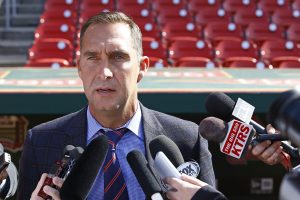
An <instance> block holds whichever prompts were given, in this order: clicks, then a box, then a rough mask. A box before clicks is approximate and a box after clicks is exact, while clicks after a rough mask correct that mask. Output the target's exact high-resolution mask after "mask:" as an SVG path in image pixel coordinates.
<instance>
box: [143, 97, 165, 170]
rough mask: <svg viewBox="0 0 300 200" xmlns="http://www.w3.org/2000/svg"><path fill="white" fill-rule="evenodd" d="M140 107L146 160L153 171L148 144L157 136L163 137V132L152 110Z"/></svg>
mask: <svg viewBox="0 0 300 200" xmlns="http://www.w3.org/2000/svg"><path fill="white" fill-rule="evenodd" d="M140 106H141V111H142V119H143V125H144V137H145V151H146V152H145V153H146V158H147V160H148V163H149V166H150V167H151V169H152V170H153V162H154V161H153V158H152V155H151V152H150V148H149V143H150V142H151V141H152V140H153V139H154V138H155V137H157V136H158V135H165V130H164V128H163V127H162V125H161V123H160V122H159V121H158V119H157V118H156V116H155V115H154V112H153V111H152V110H150V109H148V108H146V107H144V106H143V105H142V104H141V103H140Z"/></svg>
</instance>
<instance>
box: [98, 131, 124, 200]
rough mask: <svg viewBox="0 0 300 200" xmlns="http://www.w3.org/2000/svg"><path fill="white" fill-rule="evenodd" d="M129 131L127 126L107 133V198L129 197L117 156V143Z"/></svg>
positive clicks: (105, 197)
mask: <svg viewBox="0 0 300 200" xmlns="http://www.w3.org/2000/svg"><path fill="white" fill-rule="evenodd" d="M127 131H128V129H127V128H122V129H118V130H113V131H108V132H106V133H105V135H106V136H107V137H108V143H109V149H108V152H107V155H106V159H105V163H104V165H103V166H104V168H103V171H104V199H105V200H117V199H124V200H125V199H128V192H127V187H126V184H125V181H124V178H123V175H122V171H121V168H120V165H119V161H118V158H117V156H116V145H117V143H118V142H119V141H120V139H121V138H122V137H123V136H124V135H125V134H126V132H127Z"/></svg>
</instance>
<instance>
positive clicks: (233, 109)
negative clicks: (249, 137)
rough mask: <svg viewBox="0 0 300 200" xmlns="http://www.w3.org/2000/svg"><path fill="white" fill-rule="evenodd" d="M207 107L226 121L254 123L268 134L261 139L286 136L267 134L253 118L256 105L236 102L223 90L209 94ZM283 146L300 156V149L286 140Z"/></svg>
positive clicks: (272, 139) (256, 129) (260, 130)
mask: <svg viewBox="0 0 300 200" xmlns="http://www.w3.org/2000/svg"><path fill="white" fill-rule="evenodd" d="M205 107H206V110H207V112H208V113H209V114H211V115H212V116H214V117H218V118H220V119H222V120H224V121H230V120H231V119H233V118H235V119H238V120H240V121H243V122H246V123H248V124H250V125H252V126H253V128H254V129H255V131H256V132H257V133H258V134H259V135H263V134H265V135H266V136H263V139H262V140H261V141H263V140H271V141H278V140H279V139H280V140H281V139H285V137H284V136H273V135H275V134H268V135H269V136H267V131H266V130H265V128H264V127H263V126H261V125H260V124H258V123H257V122H255V121H254V120H252V119H251V117H252V114H253V111H254V107H253V106H252V105H250V104H249V103H247V102H245V101H244V100H242V99H238V101H237V102H236V103H235V102H234V101H233V100H232V99H231V98H230V97H229V96H227V95H226V94H224V93H222V92H214V93H211V94H210V95H208V97H207V98H206V101H205ZM274 137H275V138H276V137H281V138H278V139H277V140H276V139H274ZM281 146H282V147H283V149H284V150H285V151H286V152H287V153H288V154H290V156H292V157H293V158H298V157H299V154H298V149H296V148H294V147H292V146H291V145H289V144H287V143H285V142H282V143H281Z"/></svg>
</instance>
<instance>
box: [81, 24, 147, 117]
mask: <svg viewBox="0 0 300 200" xmlns="http://www.w3.org/2000/svg"><path fill="white" fill-rule="evenodd" d="M148 65H149V60H148V58H140V59H139V60H138V56H137V51H136V49H134V47H133V41H132V38H131V31H130V29H129V25H127V24H124V23H115V24H92V25H90V26H89V27H88V29H87V30H86V32H85V35H84V38H83V41H82V47H81V52H80V58H79V60H78V73H79V76H80V78H81V80H82V82H83V86H84V91H85V94H86V96H87V99H88V101H89V105H90V109H91V111H92V113H96V112H99V111H101V112H108V113H110V114H111V113H114V112H120V111H121V112H126V111H129V110H128V109H131V110H132V109H135V106H136V105H135V104H136V103H137V83H138V82H139V81H140V80H141V79H142V77H143V73H144V72H145V71H146V70H147V68H148ZM129 112H130V111H129Z"/></svg>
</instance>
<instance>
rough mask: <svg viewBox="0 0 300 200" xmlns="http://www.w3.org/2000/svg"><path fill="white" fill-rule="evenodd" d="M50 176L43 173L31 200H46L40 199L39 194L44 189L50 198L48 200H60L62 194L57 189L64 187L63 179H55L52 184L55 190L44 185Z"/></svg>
mask: <svg viewBox="0 0 300 200" xmlns="http://www.w3.org/2000/svg"><path fill="white" fill-rule="evenodd" d="M47 176H48V174H46V173H43V174H42V176H41V179H40V180H39V182H38V184H37V186H36V188H35V190H34V191H33V193H32V194H31V197H30V200H44V198H42V197H40V196H39V195H38V193H39V192H40V190H41V189H42V188H43V192H44V193H45V194H46V195H47V196H48V198H51V199H52V200H60V199H61V198H60V194H59V191H58V189H57V188H61V187H62V185H63V179H62V178H59V177H53V179H52V183H53V185H54V186H55V188H53V187H51V186H49V185H44V182H45V180H46V178H47Z"/></svg>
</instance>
